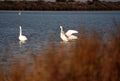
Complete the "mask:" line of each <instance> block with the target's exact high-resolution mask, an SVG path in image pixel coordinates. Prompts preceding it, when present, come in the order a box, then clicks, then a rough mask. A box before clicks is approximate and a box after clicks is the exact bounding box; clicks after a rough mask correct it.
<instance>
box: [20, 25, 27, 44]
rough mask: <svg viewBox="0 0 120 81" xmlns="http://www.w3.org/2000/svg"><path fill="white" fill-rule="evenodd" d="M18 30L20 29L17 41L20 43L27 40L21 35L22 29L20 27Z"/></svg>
mask: <svg viewBox="0 0 120 81" xmlns="http://www.w3.org/2000/svg"><path fill="white" fill-rule="evenodd" d="M19 28H20V34H19V40H20V41H21V42H25V41H26V40H27V37H26V36H24V35H22V27H21V26H20V27H19Z"/></svg>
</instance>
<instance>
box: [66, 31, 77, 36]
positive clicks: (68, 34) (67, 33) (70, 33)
mask: <svg viewBox="0 0 120 81" xmlns="http://www.w3.org/2000/svg"><path fill="white" fill-rule="evenodd" d="M74 33H78V31H76V30H68V31H67V32H66V33H65V34H66V35H67V36H68V37H69V36H71V35H72V34H74Z"/></svg>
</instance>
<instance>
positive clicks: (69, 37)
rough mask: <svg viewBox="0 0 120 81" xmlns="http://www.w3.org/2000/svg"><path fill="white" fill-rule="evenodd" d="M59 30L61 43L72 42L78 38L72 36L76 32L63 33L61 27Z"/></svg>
mask: <svg viewBox="0 0 120 81" xmlns="http://www.w3.org/2000/svg"><path fill="white" fill-rule="evenodd" d="M60 29H61V33H60V37H61V39H62V40H63V41H66V42H67V41H70V40H74V39H77V38H78V37H77V36H75V35H72V34H74V33H78V31H76V30H68V31H67V32H66V33H64V31H63V27H62V26H60Z"/></svg>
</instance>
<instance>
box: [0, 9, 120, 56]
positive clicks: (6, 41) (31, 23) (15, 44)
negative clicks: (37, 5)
mask: <svg viewBox="0 0 120 81" xmlns="http://www.w3.org/2000/svg"><path fill="white" fill-rule="evenodd" d="M18 13H19V11H0V57H7V56H8V55H9V56H10V54H18V53H23V52H25V51H27V50H29V48H30V47H32V48H33V49H34V51H38V50H40V49H42V48H44V47H45V46H46V45H48V42H49V41H50V40H51V39H52V36H51V35H54V38H55V41H56V43H59V42H60V41H61V39H60V37H59V34H60V28H59V26H60V25H62V26H63V27H64V30H65V31H66V30H68V29H75V30H78V29H79V28H81V27H86V29H87V30H88V31H90V30H92V29H97V30H103V31H108V29H109V28H111V27H112V28H114V27H115V26H114V23H113V20H114V19H115V20H116V21H117V22H120V11H22V12H21V15H18ZM20 25H21V26H22V28H23V34H24V35H26V36H27V37H28V42H27V43H26V44H24V45H22V47H20V45H19V40H18V36H19V26H20Z"/></svg>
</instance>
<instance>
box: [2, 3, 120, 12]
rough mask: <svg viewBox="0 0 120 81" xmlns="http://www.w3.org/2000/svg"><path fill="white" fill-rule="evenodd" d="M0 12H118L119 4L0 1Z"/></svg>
mask: <svg viewBox="0 0 120 81" xmlns="http://www.w3.org/2000/svg"><path fill="white" fill-rule="evenodd" d="M0 10H38V11H39V10H40V11H84V10H87V11H89V10H90V11H91V10H120V2H92V1H91V2H90V1H87V2H44V1H43V2H41V1H0Z"/></svg>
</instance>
